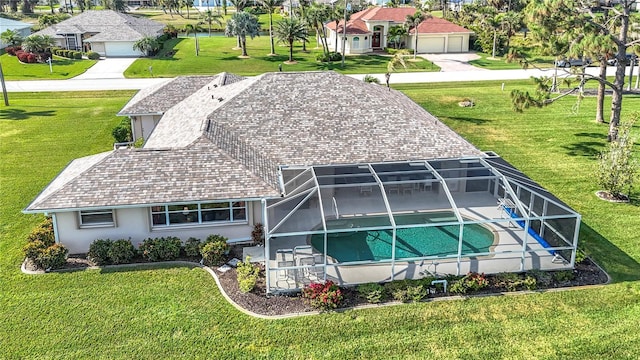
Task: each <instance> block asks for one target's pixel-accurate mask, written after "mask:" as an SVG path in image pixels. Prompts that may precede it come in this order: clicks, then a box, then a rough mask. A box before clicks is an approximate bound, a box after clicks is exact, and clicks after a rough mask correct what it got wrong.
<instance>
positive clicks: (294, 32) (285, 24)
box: [276, 18, 309, 63]
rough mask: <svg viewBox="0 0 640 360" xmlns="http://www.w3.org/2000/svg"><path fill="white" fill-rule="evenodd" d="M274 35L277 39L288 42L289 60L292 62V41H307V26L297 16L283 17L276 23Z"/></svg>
mask: <svg viewBox="0 0 640 360" xmlns="http://www.w3.org/2000/svg"><path fill="white" fill-rule="evenodd" d="M276 37H277V38H278V40H279V41H282V42H286V43H287V44H289V62H290V63H292V62H293V42H294V41H296V40H300V41H303V42H304V41H307V38H308V37H309V33H308V32H307V27H306V26H304V24H303V23H302V22H301V21H300V20H299V19H297V18H284V19H282V20H281V21H280V22H279V23H277V24H276Z"/></svg>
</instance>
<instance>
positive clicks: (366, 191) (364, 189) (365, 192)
mask: <svg viewBox="0 0 640 360" xmlns="http://www.w3.org/2000/svg"><path fill="white" fill-rule="evenodd" d="M372 192H373V188H371V186H360V195H364V196H370V195H371V193H372Z"/></svg>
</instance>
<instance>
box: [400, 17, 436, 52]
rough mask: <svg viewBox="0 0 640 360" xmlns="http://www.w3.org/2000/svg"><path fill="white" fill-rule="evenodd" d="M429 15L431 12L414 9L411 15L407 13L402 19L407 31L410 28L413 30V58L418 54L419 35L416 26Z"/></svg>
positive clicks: (409, 30)
mask: <svg viewBox="0 0 640 360" xmlns="http://www.w3.org/2000/svg"><path fill="white" fill-rule="evenodd" d="M430 17H431V14H428V13H427V14H423V13H422V12H421V11H419V10H418V11H416V12H415V13H413V15H407V18H406V19H405V21H404V24H405V26H406V27H407V29H408V32H411V30H412V29H413V30H414V34H413V36H414V39H415V40H414V43H413V58H414V59H415V58H416V55H417V54H418V37H419V36H420V32H419V31H418V27H419V26H420V24H422V22H423V21H424V20H425V19H428V18H430Z"/></svg>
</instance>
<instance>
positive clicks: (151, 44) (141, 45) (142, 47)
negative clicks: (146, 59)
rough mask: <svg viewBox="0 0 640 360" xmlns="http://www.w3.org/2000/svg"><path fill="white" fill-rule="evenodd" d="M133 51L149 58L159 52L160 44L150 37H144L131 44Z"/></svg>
mask: <svg viewBox="0 0 640 360" xmlns="http://www.w3.org/2000/svg"><path fill="white" fill-rule="evenodd" d="M133 50H139V51H140V52H143V53H144V54H145V55H147V56H149V55H152V54H154V53H156V52H157V51H158V50H160V43H159V42H158V40H157V39H156V38H154V37H152V36H146V37H143V38H142V39H140V40H138V41H136V42H134V43H133Z"/></svg>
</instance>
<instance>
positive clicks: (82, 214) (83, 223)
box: [78, 209, 116, 229]
mask: <svg viewBox="0 0 640 360" xmlns="http://www.w3.org/2000/svg"><path fill="white" fill-rule="evenodd" d="M106 214H110V215H111V221H102V222H86V221H85V218H84V217H85V216H92V215H106ZM78 226H79V227H80V228H81V229H86V228H96V227H116V212H115V210H114V209H99V210H81V211H78Z"/></svg>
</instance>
